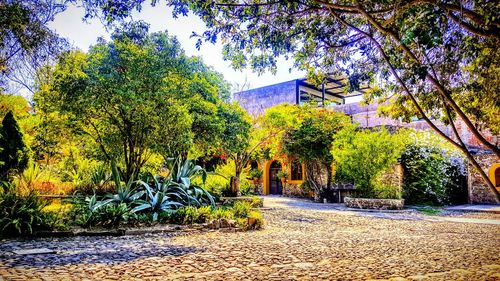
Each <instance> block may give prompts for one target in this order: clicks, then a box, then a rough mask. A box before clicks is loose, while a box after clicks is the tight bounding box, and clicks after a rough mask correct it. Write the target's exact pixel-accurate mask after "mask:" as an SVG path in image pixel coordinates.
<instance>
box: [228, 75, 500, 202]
mask: <svg viewBox="0 0 500 281" xmlns="http://www.w3.org/2000/svg"><path fill="white" fill-rule="evenodd" d="M348 83H349V82H348V80H347V79H346V78H335V77H328V78H327V79H326V82H325V83H324V84H322V85H319V86H316V85H315V84H313V83H312V82H311V81H308V80H307V79H305V78H302V79H295V80H291V81H287V82H283V83H278V84H274V85H270V86H265V87H260V88H255V89H251V90H247V91H242V92H239V93H235V94H234V100H235V101H237V102H238V103H239V104H240V105H241V106H242V107H243V108H244V109H245V110H246V111H247V112H248V113H249V114H250V115H252V116H258V115H261V114H264V112H265V109H267V108H269V107H272V106H275V105H278V104H282V103H289V104H303V103H305V102H311V101H312V102H313V103H317V104H318V107H328V108H330V109H332V110H335V111H339V112H343V113H345V114H346V115H348V116H350V117H351V119H352V121H353V122H357V123H359V125H360V127H365V128H370V127H379V126H390V127H408V128H413V129H416V130H431V128H430V126H429V125H428V124H427V123H426V122H425V121H424V120H414V121H412V122H410V123H406V122H403V121H401V120H396V119H391V118H386V117H381V116H379V115H378V112H377V109H378V107H379V105H378V104H376V103H374V104H370V105H366V106H362V105H361V104H360V102H359V100H360V99H361V96H362V94H363V92H364V91H365V90H366V89H367V86H364V85H360V87H358V90H357V91H352V92H349V91H347V90H346V89H347V88H348ZM437 126H438V128H439V129H441V131H443V132H444V133H445V134H447V135H448V136H450V137H451V138H454V133H453V131H452V129H451V127H449V126H447V125H445V124H443V123H439V122H437ZM456 127H457V131H458V133H459V135H460V136H461V139H462V140H463V141H464V142H465V143H466V144H467V145H468V146H469V147H470V148H471V151H473V152H475V153H476V158H477V159H478V162H480V163H481V165H482V167H483V170H484V171H485V172H486V173H487V174H488V175H489V177H490V179H491V181H492V182H493V184H494V185H495V186H496V187H497V190H500V160H499V159H498V158H497V157H496V156H495V155H493V154H492V153H491V152H488V151H487V150H486V149H484V147H482V146H481V143H480V142H479V141H478V140H477V138H476V137H475V136H474V135H473V134H472V133H471V132H470V131H469V130H468V129H467V127H466V126H465V124H464V122H463V121H461V120H459V121H457V122H456ZM483 135H484V137H485V138H486V139H487V140H488V141H490V142H492V143H497V144H498V143H499V141H500V138H499V137H498V136H495V135H492V134H491V133H488V132H484V134H483ZM289 162H290V163H280V162H279V161H277V160H268V161H265V162H262V163H259V168H260V169H262V170H263V179H262V183H261V192H262V193H263V194H285V195H289V196H307V195H311V194H302V193H303V189H302V188H300V185H301V184H302V183H303V181H304V179H305V171H304V166H303V165H301V164H300V163H298V162H297V163H296V162H294V161H289ZM281 170H284V171H286V172H287V175H288V178H287V179H286V184H285V185H286V188H283V184H284V182H283V183H282V180H281V179H279V177H277V173H278V172H279V171H281ZM344 189H345V190H344V191H342V190H343V188H342V187H339V191H338V194H339V198H341V194H342V193H348V192H349V188H344ZM351 189H352V188H351ZM468 190H469V202H470V203H493V202H495V197H494V195H493V194H492V192H491V191H490V190H489V189H488V187H487V186H486V185H485V184H483V183H482V179H481V177H480V176H479V174H478V173H477V172H476V171H474V169H473V168H469V171H468Z"/></svg>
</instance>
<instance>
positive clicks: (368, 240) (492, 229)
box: [0, 197, 500, 280]
mask: <svg viewBox="0 0 500 281" xmlns="http://www.w3.org/2000/svg"><path fill="white" fill-rule="evenodd" d="M265 207H267V209H265V210H264V211H263V213H264V217H265V219H266V227H265V229H264V230H261V231H251V232H236V233H230V232H222V231H206V232H196V233H191V234H186V233H185V234H177V235H175V234H161V235H160V234H158V235H143V236H123V237H73V238H57V239H55V238H54V239H37V240H3V241H0V280H129V279H133V280H139V279H146V280H368V279H392V280H500V225H498V224H491V223H477V221H479V220H491V221H495V220H499V219H500V218H499V217H498V215H496V214H481V216H480V217H477V216H474V215H470V214H467V213H466V214H462V215H457V214H455V216H454V218H463V219H472V221H468V222H455V221H446V220H441V219H439V217H438V219H436V216H426V215H422V214H416V213H415V212H406V211H405V212H399V213H368V212H352V211H346V210H337V209H335V208H333V206H330V205H329V204H314V203H310V202H306V201H303V200H295V199H287V198H279V197H266V199H265ZM374 214H375V215H374ZM376 214H379V215H376ZM380 214H384V216H380ZM443 218H445V217H443ZM29 248H49V249H54V250H56V251H57V254H47V255H27V256H19V255H15V254H13V253H11V252H10V251H12V250H17V249H29Z"/></svg>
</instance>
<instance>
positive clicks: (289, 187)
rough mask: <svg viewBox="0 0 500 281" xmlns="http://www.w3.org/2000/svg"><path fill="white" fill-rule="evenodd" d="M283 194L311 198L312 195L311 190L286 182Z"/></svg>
mask: <svg viewBox="0 0 500 281" xmlns="http://www.w3.org/2000/svg"><path fill="white" fill-rule="evenodd" d="M283 196H287V197H301V198H312V197H314V193H313V192H310V191H308V192H306V191H304V190H303V189H302V188H301V187H300V185H298V184H290V183H287V184H286V186H285V187H284V188H283Z"/></svg>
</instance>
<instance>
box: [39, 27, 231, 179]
mask: <svg viewBox="0 0 500 281" xmlns="http://www.w3.org/2000/svg"><path fill="white" fill-rule="evenodd" d="M112 39H113V40H112V41H111V42H106V41H104V40H102V39H101V40H100V41H99V42H98V43H97V44H96V45H95V46H92V47H91V49H90V50H89V52H88V54H85V53H82V52H78V51H72V52H69V53H66V54H64V55H62V56H61V57H60V59H59V61H58V64H57V65H56V66H55V67H54V68H53V69H52V71H51V73H50V75H48V79H47V82H46V83H44V84H43V85H42V86H41V90H40V92H38V93H37V94H36V95H35V100H36V102H37V106H38V107H39V108H40V109H41V110H43V111H45V112H60V113H61V114H63V115H64V116H65V117H66V118H67V119H68V120H69V121H70V123H71V124H72V126H74V130H75V131H77V132H78V131H79V132H83V133H85V134H87V135H89V136H91V137H92V138H93V139H94V141H95V142H96V143H97V144H98V145H99V147H100V149H101V152H102V154H103V155H104V157H105V158H106V159H107V160H108V161H110V160H111V159H115V158H121V159H122V161H121V163H122V164H123V166H124V167H125V175H126V176H127V180H128V177H132V176H136V175H137V174H138V173H139V171H140V169H141V167H142V166H143V165H144V164H145V163H146V162H147V160H148V159H149V158H150V157H151V156H152V154H153V153H159V154H161V155H163V156H165V157H169V156H171V155H177V154H184V155H186V154H187V152H188V151H189V149H190V148H191V146H192V144H195V145H197V146H199V147H201V149H198V150H207V151H208V150H210V149H211V147H210V145H217V144H218V142H219V141H220V135H221V132H222V131H223V130H224V122H223V120H221V119H219V118H218V116H217V113H218V106H219V104H220V96H221V95H223V94H225V93H226V91H227V88H226V84H227V83H226V82H224V80H223V79H222V77H221V76H220V75H219V74H217V73H215V72H214V71H213V70H211V69H210V68H208V67H206V66H205V65H203V63H202V62H201V61H200V60H199V59H198V58H189V57H187V56H185V55H184V52H183V51H182V49H181V47H180V45H179V43H178V41H177V40H176V39H175V38H173V37H170V36H168V34H167V33H166V32H158V33H153V34H148V26H147V25H145V24H144V23H140V22H139V23H133V24H131V25H129V26H126V27H124V28H123V29H122V30H118V31H117V32H115V33H114V34H113V36H112Z"/></svg>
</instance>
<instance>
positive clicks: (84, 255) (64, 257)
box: [0, 236, 205, 267]
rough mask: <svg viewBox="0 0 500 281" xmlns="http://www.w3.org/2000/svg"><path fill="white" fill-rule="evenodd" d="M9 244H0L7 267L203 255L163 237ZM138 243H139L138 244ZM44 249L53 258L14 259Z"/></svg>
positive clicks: (12, 242)
mask: <svg viewBox="0 0 500 281" xmlns="http://www.w3.org/2000/svg"><path fill="white" fill-rule="evenodd" d="M148 238H149V239H147V240H144V237H142V238H135V237H134V238H130V237H122V238H116V237H113V238H109V237H85V238H83V239H82V238H65V239H36V240H29V241H27V240H11V241H4V242H0V261H1V262H2V263H3V264H4V265H7V266H11V267H52V266H64V265H70V264H73V265H75V264H76V265H80V264H81V265H89V264H115V263H123V262H131V261H134V260H137V259H143V258H149V257H155V258H158V257H168V256H172V257H178V256H183V255H187V254H190V253H196V252H203V251H205V249H203V248H197V247H182V246H176V245H171V244H170V243H169V241H168V240H167V239H165V237H161V236H158V237H157V239H155V237H148ZM138 239H140V241H139V240H138ZM33 248H48V249H52V250H55V251H56V252H57V253H56V254H42V255H17V254H14V253H12V251H14V250H19V249H33Z"/></svg>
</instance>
